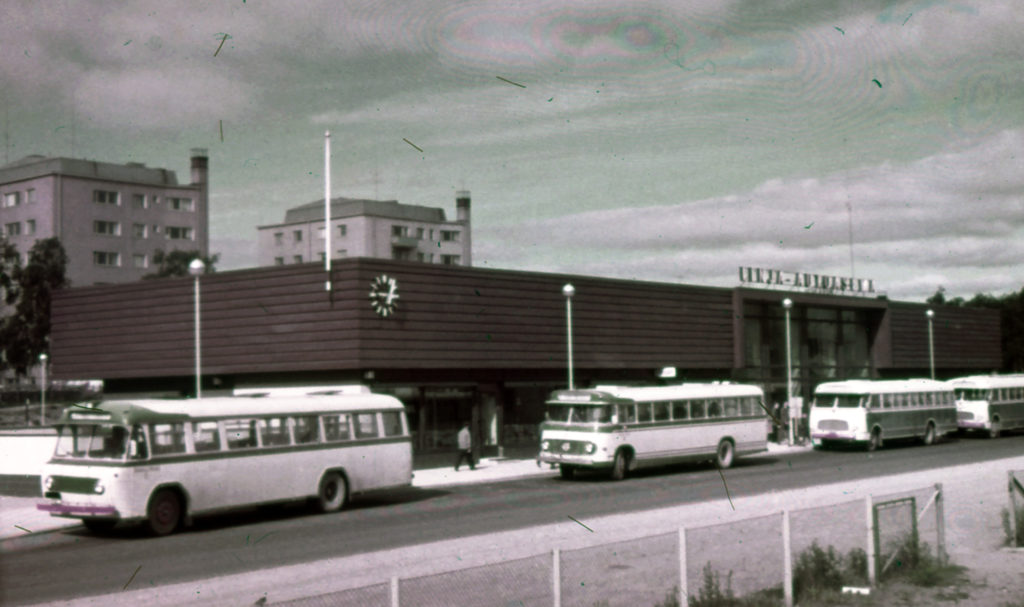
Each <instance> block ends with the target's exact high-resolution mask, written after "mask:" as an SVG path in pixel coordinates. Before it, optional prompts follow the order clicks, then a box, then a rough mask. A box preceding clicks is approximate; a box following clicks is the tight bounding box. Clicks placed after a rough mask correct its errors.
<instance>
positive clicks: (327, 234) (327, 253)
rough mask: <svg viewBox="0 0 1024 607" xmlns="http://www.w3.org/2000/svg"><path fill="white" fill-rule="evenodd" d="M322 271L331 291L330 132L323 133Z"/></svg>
mask: <svg viewBox="0 0 1024 607" xmlns="http://www.w3.org/2000/svg"><path fill="white" fill-rule="evenodd" d="M324 271H326V272H327V284H326V287H327V291H328V292H329V291H330V290H331V132H330V131H324Z"/></svg>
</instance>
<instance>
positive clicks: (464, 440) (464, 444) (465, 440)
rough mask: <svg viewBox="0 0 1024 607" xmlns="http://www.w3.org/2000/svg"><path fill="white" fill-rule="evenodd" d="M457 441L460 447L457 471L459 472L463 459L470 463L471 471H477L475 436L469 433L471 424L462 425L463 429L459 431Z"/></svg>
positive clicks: (456, 463)
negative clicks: (474, 452) (474, 449)
mask: <svg viewBox="0 0 1024 607" xmlns="http://www.w3.org/2000/svg"><path fill="white" fill-rule="evenodd" d="M456 440H457V442H458V445H459V454H458V457H457V458H456V460H455V471H456V472H458V471H459V466H460V465H462V459H463V458H465V459H466V460H468V461H469V469H470V470H476V464H475V463H473V435H472V434H471V433H470V431H469V424H462V429H461V430H459V434H458V437H457V439H456Z"/></svg>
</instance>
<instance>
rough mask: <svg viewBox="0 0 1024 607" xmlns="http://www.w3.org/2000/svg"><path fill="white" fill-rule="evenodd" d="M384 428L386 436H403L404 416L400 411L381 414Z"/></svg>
mask: <svg viewBox="0 0 1024 607" xmlns="http://www.w3.org/2000/svg"><path fill="white" fill-rule="evenodd" d="M380 420H381V422H382V424H383V426H384V436H401V435H402V414H401V413H400V412H398V411H385V412H383V413H381V414H380Z"/></svg>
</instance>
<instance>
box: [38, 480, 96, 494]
mask: <svg viewBox="0 0 1024 607" xmlns="http://www.w3.org/2000/svg"><path fill="white" fill-rule="evenodd" d="M98 480H99V479H95V478H84V477H81V476H54V477H53V485H52V486H51V487H50V488H49V491H54V492H58V493H95V492H96V482H97V481H98Z"/></svg>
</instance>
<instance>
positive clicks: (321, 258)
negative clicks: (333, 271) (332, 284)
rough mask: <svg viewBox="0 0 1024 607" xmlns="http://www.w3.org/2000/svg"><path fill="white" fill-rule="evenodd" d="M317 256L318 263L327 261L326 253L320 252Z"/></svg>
mask: <svg viewBox="0 0 1024 607" xmlns="http://www.w3.org/2000/svg"><path fill="white" fill-rule="evenodd" d="M317 256H318V257H320V261H327V253H324V252H320V253H317Z"/></svg>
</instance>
